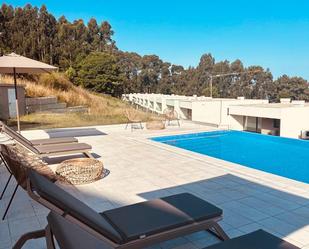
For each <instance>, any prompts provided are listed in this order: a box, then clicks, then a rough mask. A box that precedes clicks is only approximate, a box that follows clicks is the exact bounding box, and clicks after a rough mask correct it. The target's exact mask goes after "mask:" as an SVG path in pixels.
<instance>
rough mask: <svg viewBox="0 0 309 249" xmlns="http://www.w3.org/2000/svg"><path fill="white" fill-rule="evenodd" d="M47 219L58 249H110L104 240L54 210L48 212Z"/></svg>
mask: <svg viewBox="0 0 309 249" xmlns="http://www.w3.org/2000/svg"><path fill="white" fill-rule="evenodd" d="M47 220H48V224H49V226H50V227H51V229H52V232H53V234H54V236H55V238H56V240H57V243H58V245H59V247H60V249H78V248H86V249H112V247H111V246H110V245H108V244H107V243H106V242H104V241H102V240H99V239H97V238H96V237H94V236H93V235H91V234H90V233H88V232H87V231H85V230H83V229H82V228H81V227H80V226H78V225H76V224H73V223H72V222H70V221H68V220H66V219H65V218H63V217H61V216H60V215H58V214H56V213H54V212H50V213H49V215H48V216H47Z"/></svg>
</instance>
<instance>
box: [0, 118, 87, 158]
mask: <svg viewBox="0 0 309 249" xmlns="http://www.w3.org/2000/svg"><path fill="white" fill-rule="evenodd" d="M1 130H2V131H3V132H4V133H5V134H7V135H8V136H10V137H11V138H12V139H14V140H15V141H16V142H17V143H19V144H20V145H22V146H23V147H25V148H26V149H28V150H29V151H31V152H32V153H34V154H35V155H37V156H39V157H50V156H63V155H71V154H84V155H85V156H86V157H89V158H92V157H93V156H92V155H91V153H90V151H91V149H92V147H91V146H90V145H89V144H86V143H77V142H76V139H75V138H55V139H54V138H52V139H50V142H49V143H48V144H46V141H47V140H49V139H47V140H46V139H43V140H42V139H40V140H32V141H29V140H28V139H26V138H25V137H23V136H22V135H20V134H18V133H17V132H15V131H13V130H12V129H11V128H9V127H7V126H6V125H3V124H2V128H1ZM65 139H67V141H71V143H67V142H66V143H65V142H64V141H65ZM33 141H34V142H33ZM40 141H41V142H40ZM42 141H45V143H44V144H43V145H35V144H42V143H43V142H42ZM56 141H58V143H56ZM60 141H62V143H60Z"/></svg>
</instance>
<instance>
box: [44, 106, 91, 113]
mask: <svg viewBox="0 0 309 249" xmlns="http://www.w3.org/2000/svg"><path fill="white" fill-rule="evenodd" d="M42 112H50V113H87V112H88V107H85V106H73V107H67V108H57V109H49V110H45V111H42Z"/></svg>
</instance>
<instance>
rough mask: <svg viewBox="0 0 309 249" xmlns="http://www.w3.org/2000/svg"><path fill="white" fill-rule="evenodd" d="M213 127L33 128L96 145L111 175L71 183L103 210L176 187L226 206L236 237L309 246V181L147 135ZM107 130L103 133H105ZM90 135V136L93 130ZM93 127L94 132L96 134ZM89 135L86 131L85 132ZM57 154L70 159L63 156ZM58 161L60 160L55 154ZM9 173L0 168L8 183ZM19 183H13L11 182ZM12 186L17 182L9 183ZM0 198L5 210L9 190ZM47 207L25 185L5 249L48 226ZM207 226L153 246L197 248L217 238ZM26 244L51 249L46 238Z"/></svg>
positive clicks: (1, 241) (0, 230)
mask: <svg viewBox="0 0 309 249" xmlns="http://www.w3.org/2000/svg"><path fill="white" fill-rule="evenodd" d="M207 129H210V128H207V127H205V126H201V125H196V124H191V123H185V124H183V125H182V127H181V128H178V127H169V128H168V129H167V130H165V131H146V130H143V131H141V130H135V131H133V132H131V131H130V130H129V129H128V130H124V126H123V125H121V126H119V125H118V126H117V125H116V126H100V127H91V128H83V129H74V130H72V129H70V130H66V131H63V132H59V130H58V131H57V132H54V131H50V132H45V131H28V132H25V133H24V135H25V136H27V137H28V138H31V139H34V138H39V137H43V136H44V137H48V135H49V136H50V137H55V136H63V135H66V136H70V135H72V136H79V137H78V139H79V140H80V141H81V142H87V143H89V144H91V145H92V146H93V152H94V153H95V154H97V155H98V156H100V158H99V159H100V160H102V161H103V162H104V165H105V167H106V168H107V169H108V170H109V171H110V174H109V175H108V176H107V177H106V178H104V179H102V180H100V181H97V182H95V183H92V184H88V185H83V186H74V187H72V186H71V187H68V186H65V188H66V189H67V190H68V191H70V192H71V193H73V194H74V195H75V196H77V197H78V198H79V199H80V200H82V201H84V202H85V203H87V204H88V205H90V206H91V207H92V208H94V209H95V210H97V211H103V210H107V209H111V208H114V207H118V206H122V205H126V204H131V203H135V202H139V201H143V200H148V199H152V198H156V197H162V196H166V195H171V194H174V193H181V192H190V193H193V194H195V195H197V196H199V197H201V198H203V199H205V200H208V201H210V202H212V203H214V204H216V205H218V206H219V207H221V208H222V209H223V210H224V219H223V221H222V222H221V224H222V226H223V228H224V229H225V231H226V232H227V233H228V234H229V235H230V236H231V237H235V236H239V235H241V234H245V233H248V232H250V231H253V230H256V229H259V228H262V229H265V230H266V231H269V232H271V233H273V234H275V235H277V236H279V237H282V238H285V239H286V240H288V241H290V242H292V243H294V244H295V245H297V246H299V247H301V248H303V249H305V248H306V249H309V186H308V185H307V184H302V183H299V182H295V181H292V180H288V179H285V178H281V177H277V176H274V175H271V174H267V173H264V172H260V171H257V170H253V169H249V168H246V167H242V166H239V165H235V164H231V163H228V162H223V161H220V160H217V159H214V158H210V157H207V156H203V155H199V154H196V153H192V152H189V151H185V150H182V149H178V148H172V147H169V146H167V145H162V144H159V143H156V142H152V141H150V140H148V139H147V137H151V136H159V135H162V134H178V133H183V132H193V131H194V132H196V131H204V130H207ZM100 133H101V134H100ZM87 134H88V136H87ZM91 134H92V135H91ZM80 135H84V136H80ZM57 160H58V161H61V160H63V158H58V159H57ZM50 162H51V163H55V162H56V161H55V159H54V160H52V161H50ZM6 177H7V173H6V171H5V169H4V167H1V170H0V180H1V182H0V183H1V186H0V187H1V190H2V187H3V185H4V182H5V180H6ZM12 186H13V185H11V187H12ZM10 191H12V189H10ZM10 191H8V192H7V194H6V195H5V197H4V199H3V200H2V201H1V202H0V212H1V213H0V214H1V215H2V213H3V210H4V207H5V205H6V203H7V202H8V198H9V193H10ZM46 214H47V210H46V209H45V208H43V207H41V206H40V205H39V204H37V203H35V202H34V201H32V200H30V199H29V198H28V197H27V195H26V193H25V192H24V191H23V190H21V189H20V190H19V191H18V194H17V198H16V199H15V200H14V203H13V207H12V208H11V210H10V212H9V214H8V218H7V219H6V220H5V221H1V222H0V249H4V248H5V249H6V248H11V246H12V243H13V242H14V241H15V240H16V239H17V238H18V237H19V236H20V235H21V234H23V233H25V232H27V231H32V230H35V229H38V228H41V227H43V226H44V225H45V224H46V219H45V217H46ZM216 242H217V240H216V239H215V238H214V237H212V236H211V235H209V234H207V233H206V232H199V233H195V234H192V235H188V236H186V237H182V238H178V239H175V240H172V241H167V242H165V243H162V244H160V245H156V246H154V247H153V248H171V249H172V248H173V249H176V248H177V249H181V248H188V249H196V248H203V247H205V246H207V245H210V244H213V243H216ZM25 248H31V249H37V248H45V244H44V240H36V241H31V242H29V243H27V244H26V246H25Z"/></svg>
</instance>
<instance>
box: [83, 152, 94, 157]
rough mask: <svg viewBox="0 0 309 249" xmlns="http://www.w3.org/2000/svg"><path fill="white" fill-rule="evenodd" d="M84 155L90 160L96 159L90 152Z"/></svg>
mask: <svg viewBox="0 0 309 249" xmlns="http://www.w3.org/2000/svg"><path fill="white" fill-rule="evenodd" d="M84 155H85V156H86V157H89V158H94V157H93V155H92V154H91V153H90V152H84Z"/></svg>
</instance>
